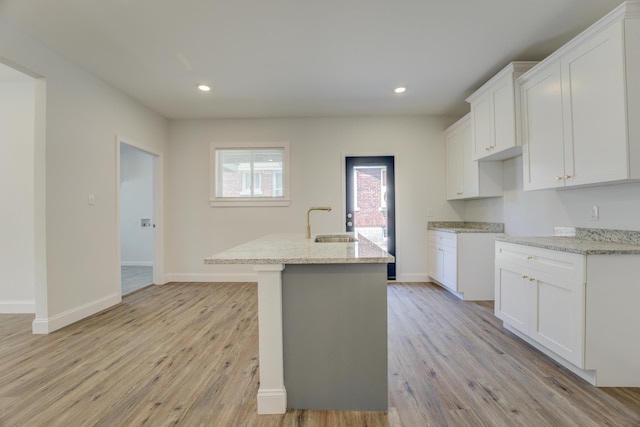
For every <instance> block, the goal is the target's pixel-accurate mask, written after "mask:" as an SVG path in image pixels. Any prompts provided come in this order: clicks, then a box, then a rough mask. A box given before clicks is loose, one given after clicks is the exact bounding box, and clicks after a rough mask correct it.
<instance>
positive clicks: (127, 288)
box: [120, 142, 156, 295]
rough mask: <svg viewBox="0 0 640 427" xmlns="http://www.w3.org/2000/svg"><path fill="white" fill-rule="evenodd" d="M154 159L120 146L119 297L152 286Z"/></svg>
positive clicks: (148, 155) (122, 145) (131, 148)
mask: <svg viewBox="0 0 640 427" xmlns="http://www.w3.org/2000/svg"><path fill="white" fill-rule="evenodd" d="M154 157H156V156H154V155H153V154H149V153H147V152H145V151H143V150H140V149H138V148H136V147H133V146H131V145H127V144H125V143H123V142H120V272H121V294H122V295H126V294H128V293H131V292H133V291H135V290H138V289H141V288H143V287H145V286H148V285H151V284H153V283H154V262H153V261H154V228H155V222H154V215H153V214H154V197H153V194H154V191H153V190H154V173H153V163H154Z"/></svg>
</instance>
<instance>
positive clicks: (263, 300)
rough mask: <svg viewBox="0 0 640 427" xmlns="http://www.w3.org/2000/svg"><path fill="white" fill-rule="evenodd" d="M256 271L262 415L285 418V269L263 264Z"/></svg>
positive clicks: (260, 405) (260, 406)
mask: <svg viewBox="0 0 640 427" xmlns="http://www.w3.org/2000/svg"><path fill="white" fill-rule="evenodd" d="M253 269H254V271H257V273H258V328H259V330H258V336H259V338H258V346H259V348H258V351H259V369H260V371H259V372H260V388H259V389H258V414H284V413H285V412H286V411H287V391H286V390H285V388H284V358H283V339H282V270H284V265H283V264H264V265H262V264H261V265H254V267H253Z"/></svg>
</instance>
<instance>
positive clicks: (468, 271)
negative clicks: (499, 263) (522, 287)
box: [427, 230, 502, 301]
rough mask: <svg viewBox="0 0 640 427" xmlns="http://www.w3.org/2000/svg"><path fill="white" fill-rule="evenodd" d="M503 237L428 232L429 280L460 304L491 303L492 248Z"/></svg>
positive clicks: (484, 234)
mask: <svg viewBox="0 0 640 427" xmlns="http://www.w3.org/2000/svg"><path fill="white" fill-rule="evenodd" d="M497 236H502V233H469V232H464V233H455V232H447V231H439V230H429V232H428V241H429V244H428V255H427V257H428V260H427V268H428V274H429V277H430V278H431V279H432V280H433V281H435V282H436V283H438V284H440V285H442V286H444V287H445V288H446V289H448V290H449V291H450V292H451V293H453V294H454V295H456V296H457V297H458V298H460V299H463V300H478V301H486V300H493V289H494V286H493V261H494V259H493V246H494V241H495V238H496V237H497Z"/></svg>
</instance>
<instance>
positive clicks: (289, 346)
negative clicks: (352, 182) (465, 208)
mask: <svg viewBox="0 0 640 427" xmlns="http://www.w3.org/2000/svg"><path fill="white" fill-rule="evenodd" d="M393 260H394V258H393V256H391V255H389V254H388V253H387V252H386V251H384V250H383V249H381V248H379V247H378V246H376V245H375V244H373V243H371V242H370V241H368V240H367V239H366V238H364V237H362V236H359V235H358V236H357V241H356V242H337V243H318V242H315V241H314V240H313V239H305V238H304V236H302V235H269V236H265V237H263V238H261V239H257V240H254V241H252V242H249V243H246V244H243V245H240V246H237V247H235V248H232V249H229V250H228V251H225V252H223V253H221V254H217V255H214V256H212V257H210V258H207V259H205V263H207V264H252V265H253V267H254V270H255V271H256V272H257V274H258V322H259V368H260V388H259V390H258V396H257V400H258V413H259V414H279V413H284V412H286V409H287V408H294V409H325V410H357V411H386V410H387V409H388V408H387V401H388V386H387V290H386V271H387V270H386V264H387V263H388V262H392V261H393Z"/></svg>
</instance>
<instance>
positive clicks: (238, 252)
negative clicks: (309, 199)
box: [204, 233, 395, 264]
mask: <svg viewBox="0 0 640 427" xmlns="http://www.w3.org/2000/svg"><path fill="white" fill-rule="evenodd" d="M333 234H350V233H332V235H333ZM352 235H353V234H352ZM315 237H316V236H312V238H311V239H306V238H305V236H304V235H303V234H270V235H267V236H264V237H261V238H259V239H256V240H252V241H250V242H247V243H244V244H242V245H239V246H236V247H233V248H231V249H228V250H226V251H224V252H221V253H218V254H215V255H213V256H211V257H208V258H205V260H204V263H205V264H386V263H389V262H393V261H394V260H395V259H394V257H393V256H392V255H390V254H389V253H387V252H386V251H385V250H384V249H382V248H380V247H379V246H377V245H376V244H374V243H373V242H371V241H370V240H368V239H367V238H365V237H363V236H362V235H360V234H358V235H357V236H356V238H357V240H358V241H357V242H350V243H317V242H314V239H315Z"/></svg>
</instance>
